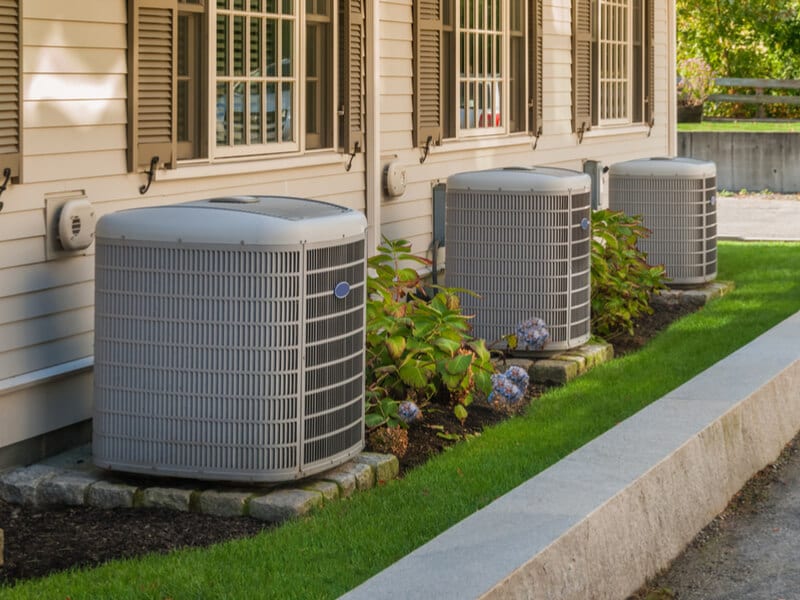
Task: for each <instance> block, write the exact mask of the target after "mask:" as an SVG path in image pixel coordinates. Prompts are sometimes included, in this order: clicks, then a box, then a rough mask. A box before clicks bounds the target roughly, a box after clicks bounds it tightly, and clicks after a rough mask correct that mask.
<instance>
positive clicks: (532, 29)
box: [528, 0, 544, 136]
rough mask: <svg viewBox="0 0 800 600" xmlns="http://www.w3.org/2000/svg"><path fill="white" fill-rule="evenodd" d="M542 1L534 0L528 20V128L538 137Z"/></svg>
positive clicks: (540, 94) (541, 100) (542, 101)
mask: <svg viewBox="0 0 800 600" xmlns="http://www.w3.org/2000/svg"><path fill="white" fill-rule="evenodd" d="M543 12H544V11H543V9H542V0H532V1H531V3H530V18H529V19H528V25H529V27H528V44H529V47H530V54H531V55H530V61H529V67H530V72H529V75H528V90H529V94H530V99H529V100H528V128H529V131H530V132H531V133H532V134H533V135H535V136H538V135H540V133H541V127H542V106H543V104H544V99H543V94H542V81H543V79H544V76H543V62H542V61H543V51H544V35H543V29H544V15H543Z"/></svg>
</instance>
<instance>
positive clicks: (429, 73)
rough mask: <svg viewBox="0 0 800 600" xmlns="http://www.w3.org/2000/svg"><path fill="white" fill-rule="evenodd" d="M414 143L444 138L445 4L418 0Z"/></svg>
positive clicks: (415, 15) (437, 1)
mask: <svg viewBox="0 0 800 600" xmlns="http://www.w3.org/2000/svg"><path fill="white" fill-rule="evenodd" d="M414 136H415V140H414V143H415V144H416V145H417V146H424V145H426V143H427V140H428V138H429V137H430V138H431V139H432V140H433V142H434V143H435V144H439V143H441V140H442V4H441V0H415V1H414Z"/></svg>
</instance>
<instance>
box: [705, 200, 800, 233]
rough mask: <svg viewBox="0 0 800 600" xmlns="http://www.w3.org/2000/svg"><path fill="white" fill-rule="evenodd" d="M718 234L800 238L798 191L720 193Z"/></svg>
mask: <svg viewBox="0 0 800 600" xmlns="http://www.w3.org/2000/svg"><path fill="white" fill-rule="evenodd" d="M717 222H718V229H717V235H718V236H719V238H720V239H728V240H744V241H754V240H763V241H778V240H784V241H795V242H797V241H800V194H796V195H786V194H784V195H775V194H772V195H768V194H754V195H742V196H719V197H718V198H717Z"/></svg>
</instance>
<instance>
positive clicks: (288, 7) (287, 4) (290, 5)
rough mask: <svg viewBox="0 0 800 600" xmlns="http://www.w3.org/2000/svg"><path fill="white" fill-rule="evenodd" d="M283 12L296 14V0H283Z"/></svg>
mask: <svg viewBox="0 0 800 600" xmlns="http://www.w3.org/2000/svg"><path fill="white" fill-rule="evenodd" d="M282 12H283V14H285V15H293V14H294V0H283V11H282Z"/></svg>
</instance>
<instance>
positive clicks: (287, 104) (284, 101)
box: [281, 83, 294, 142]
mask: <svg viewBox="0 0 800 600" xmlns="http://www.w3.org/2000/svg"><path fill="white" fill-rule="evenodd" d="M282 87H283V89H282V92H281V137H282V138H283V141H284V142H293V141H294V135H293V132H292V106H293V103H294V86H293V85H292V84H291V83H284V84H283V86H282Z"/></svg>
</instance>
